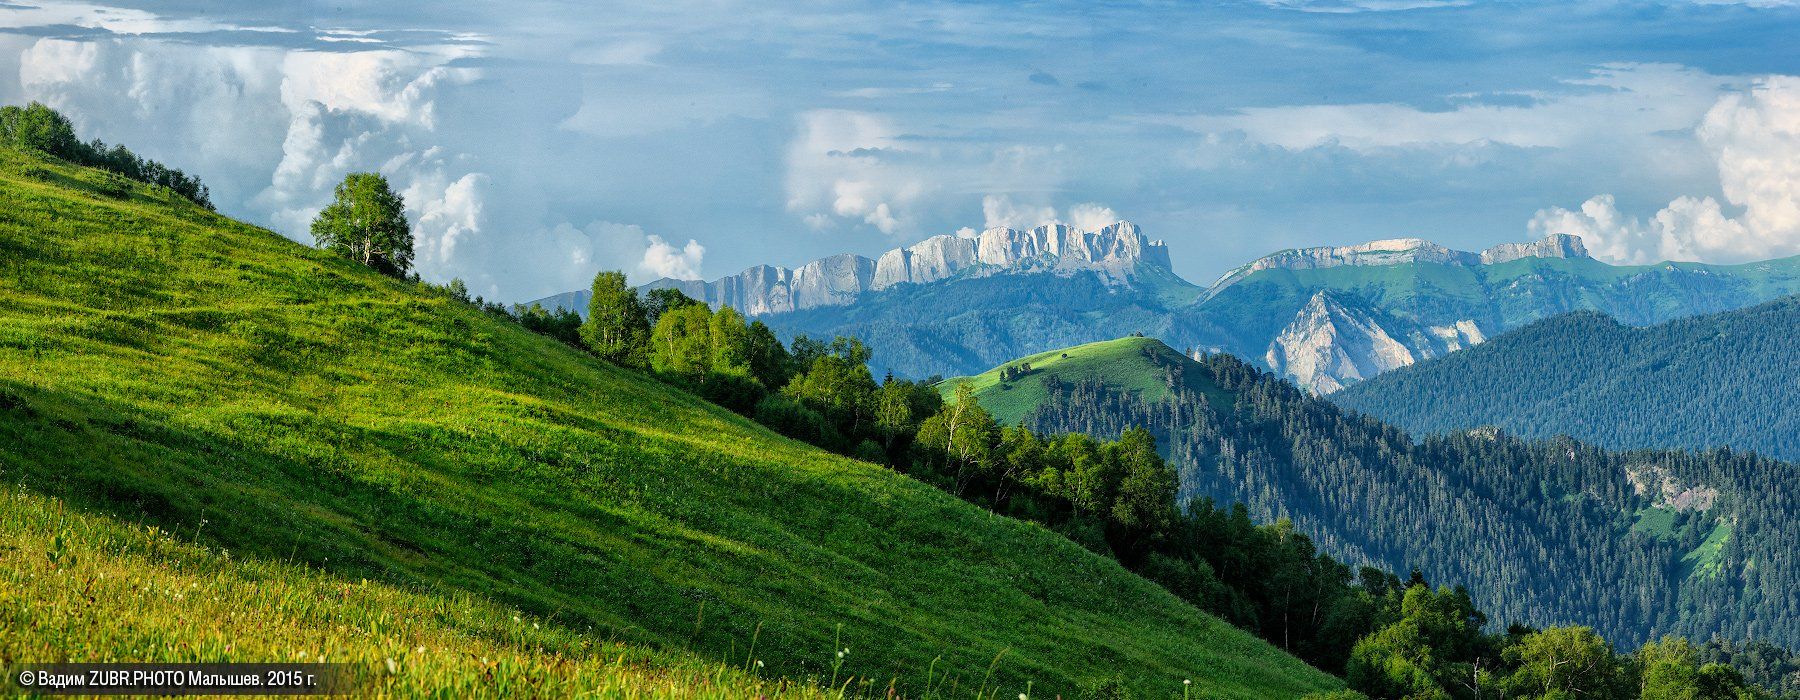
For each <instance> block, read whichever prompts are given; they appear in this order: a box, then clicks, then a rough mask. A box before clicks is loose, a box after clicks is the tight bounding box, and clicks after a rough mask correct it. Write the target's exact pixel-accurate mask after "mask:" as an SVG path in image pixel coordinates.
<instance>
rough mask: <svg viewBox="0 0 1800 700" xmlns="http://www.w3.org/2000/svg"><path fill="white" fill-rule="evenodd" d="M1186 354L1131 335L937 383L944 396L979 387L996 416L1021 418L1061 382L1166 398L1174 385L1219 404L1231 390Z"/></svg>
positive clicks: (984, 404)
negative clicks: (963, 386) (960, 387)
mask: <svg viewBox="0 0 1800 700" xmlns="http://www.w3.org/2000/svg"><path fill="white" fill-rule="evenodd" d="M1183 359H1185V358H1183V356H1182V354H1181V353H1180V352H1178V351H1176V350H1175V349H1174V348H1171V347H1169V346H1168V345H1166V344H1164V343H1163V342H1162V341H1160V340H1156V339H1155V338H1145V337H1141V336H1128V337H1124V338H1115V339H1113V340H1103V341H1100V342H1097V343H1088V344H1086V345H1077V346H1074V347H1070V348H1064V349H1061V350H1051V351H1050V352H1043V353H1038V354H1036V355H1031V356H1028V357H1022V358H1019V359H1017V360H1014V361H1012V362H1008V363H1006V364H1003V365H1000V366H999V367H995V368H993V369H990V370H988V371H986V372H982V373H981V374H977V375H975V376H972V377H952V378H950V379H946V380H944V381H943V382H942V383H941V384H939V385H938V386H939V389H940V390H941V391H942V392H943V394H944V398H946V399H948V398H950V397H951V396H952V395H954V394H955V393H956V387H957V385H959V384H964V383H967V384H969V385H970V386H971V388H973V389H974V390H975V396H976V398H978V399H979V400H980V401H981V406H982V407H983V408H986V409H987V410H988V412H989V413H991V414H993V416H994V420H997V421H1000V422H1002V423H1008V424H1014V425H1016V424H1018V423H1019V422H1020V421H1021V420H1024V419H1025V418H1026V417H1028V416H1030V415H1031V414H1032V413H1033V412H1034V411H1037V410H1038V409H1039V408H1040V407H1042V406H1043V405H1044V402H1045V401H1048V400H1049V399H1050V397H1051V395H1052V392H1053V391H1054V388H1055V387H1056V386H1057V385H1059V384H1062V385H1075V384H1083V383H1093V384H1097V385H1100V386H1104V387H1106V388H1107V389H1109V390H1111V391H1116V392H1120V393H1124V394H1129V395H1132V396H1135V397H1138V398H1140V399H1142V400H1145V401H1150V402H1157V401H1162V400H1164V399H1166V398H1168V397H1169V396H1170V394H1171V392H1172V390H1173V388H1174V387H1176V386H1181V385H1183V384H1184V382H1185V384H1186V385H1187V386H1189V387H1192V388H1197V389H1200V390H1201V391H1203V392H1205V393H1206V394H1207V395H1208V396H1209V397H1211V398H1212V399H1213V400H1214V401H1216V402H1218V403H1219V404H1220V405H1229V404H1230V402H1231V396H1230V394H1229V393H1227V392H1225V391H1224V390H1223V389H1220V388H1219V387H1218V385H1217V384H1216V383H1213V382H1212V381H1211V379H1210V378H1209V377H1208V376H1207V375H1206V373H1205V372H1197V371H1193V370H1195V369H1197V368H1198V365H1195V364H1193V363H1191V362H1186V363H1184V362H1182V360H1183Z"/></svg>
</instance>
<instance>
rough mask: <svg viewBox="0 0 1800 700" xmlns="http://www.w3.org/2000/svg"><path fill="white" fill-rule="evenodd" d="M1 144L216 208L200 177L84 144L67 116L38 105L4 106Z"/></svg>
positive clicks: (123, 152) (121, 150)
mask: <svg viewBox="0 0 1800 700" xmlns="http://www.w3.org/2000/svg"><path fill="white" fill-rule="evenodd" d="M0 143H4V144H6V145H8V146H12V147H14V148H22V149H27V150H33V151H37V152H39V153H44V154H47V155H52V156H55V157H57V158H61V159H63V160H66V161H69V162H71V163H75V164H77V165H85V166H89V167H94V168H100V169H102V170H106V171H108V172H112V173H116V174H118V175H120V176H123V177H126V178H129V179H132V180H136V181H138V182H143V183H147V184H151V185H157V186H160V187H166V188H168V189H169V190H171V191H173V192H175V193H176V194H178V195H180V196H182V197H185V198H187V199H189V200H191V201H193V202H194V203H195V204H198V205H200V206H202V207H205V208H206V209H208V210H211V209H212V208H213V204H212V199H211V195H210V194H209V193H208V192H207V189H206V185H204V184H201V182H200V179H199V178H197V177H194V176H192V175H189V174H187V173H184V172H182V171H181V170H180V169H179V168H170V167H168V166H165V165H163V164H161V163H158V162H156V161H153V160H150V159H147V158H144V157H142V156H139V155H137V154H135V153H132V152H131V149H128V148H126V147H124V146H122V145H113V146H107V145H106V143H105V142H103V141H101V140H99V139H94V140H93V141H91V142H86V143H84V142H82V141H81V139H80V138H78V137H77V136H76V135H75V126H74V124H73V123H71V122H70V121H69V119H68V118H67V117H64V116H63V115H62V114H61V113H59V112H57V111H56V110H54V109H51V108H49V107H46V106H44V105H42V104H40V103H37V102H32V103H31V104H29V105H26V106H24V107H19V106H15V105H7V106H5V107H0Z"/></svg>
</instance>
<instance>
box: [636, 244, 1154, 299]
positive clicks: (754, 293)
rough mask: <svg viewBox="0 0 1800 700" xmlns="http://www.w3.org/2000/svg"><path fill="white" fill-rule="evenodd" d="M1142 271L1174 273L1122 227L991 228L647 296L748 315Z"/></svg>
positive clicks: (663, 282)
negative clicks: (1003, 279)
mask: <svg viewBox="0 0 1800 700" xmlns="http://www.w3.org/2000/svg"><path fill="white" fill-rule="evenodd" d="M1140 264H1147V265H1154V266H1157V267H1160V268H1163V269H1165V270H1166V269H1168V267H1169V249H1168V248H1167V247H1166V246H1165V245H1164V244H1163V242H1162V241H1152V240H1150V239H1148V238H1145V237H1144V235H1143V233H1142V232H1141V231H1139V230H1138V227H1137V226H1135V225H1132V224H1130V223H1128V222H1124V221H1120V222H1118V223H1115V224H1112V225H1110V226H1107V227H1104V228H1101V229H1099V230H1097V231H1079V230H1076V229H1074V228H1071V227H1068V226H1065V225H1061V224H1055V225H1048V226H1039V227H1037V228H1034V229H1031V230H1029V231H1020V230H1017V229H1010V228H991V229H988V230H986V231H982V232H981V233H980V234H979V235H977V236H975V237H974V238H961V237H958V236H933V237H931V238H927V239H925V240H923V241H920V242H918V243H915V244H913V245H910V246H907V247H904V248H895V249H893V250H890V251H887V252H885V253H882V254H881V255H880V256H879V257H877V258H875V259H870V258H865V257H863V256H860V255H849V254H845V255H833V256H831V257H829V258H823V259H820V260H814V261H812V262H809V263H807V264H805V265H801V266H800V267H797V268H794V269H792V270H790V269H787V268H784V267H774V266H770V265H759V266H757V267H753V268H750V269H748V270H745V271H743V272H740V273H738V274H735V275H732V276H730V277H724V278H720V279H717V280H713V281H711V282H701V281H699V280H674V279H666V278H665V279H660V280H657V281H655V282H651V283H650V284H647V285H644V286H645V288H649V289H655V288H659V287H674V288H677V289H680V290H681V291H682V292H683V293H685V294H687V295H688V296H691V297H694V298H695V299H700V300H703V301H705V302H706V303H708V304H712V305H713V306H722V305H729V306H732V307H734V308H737V309H740V310H742V311H744V312H745V313H748V314H750V315H753V316H755V315H762V314H772V313H781V312H785V311H799V310H802V309H810V308H816V307H820V306H842V305H846V304H849V303H851V302H853V301H855V300H856V298H857V297H858V296H861V295H862V294H864V293H866V292H873V291H879V290H883V289H887V288H889V287H893V286H895V285H899V284H909V283H910V284H926V283H930V282H936V281H939V280H943V279H948V278H950V277H954V276H957V275H961V274H996V273H1004V272H1013V271H1033V272H1042V271H1051V272H1055V271H1077V270H1091V271H1096V272H1100V273H1102V274H1104V275H1106V276H1108V277H1110V278H1113V279H1118V280H1124V279H1128V278H1130V277H1131V275H1132V273H1133V271H1134V270H1136V269H1137V266H1138V265H1140Z"/></svg>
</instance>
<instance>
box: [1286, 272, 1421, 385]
mask: <svg viewBox="0 0 1800 700" xmlns="http://www.w3.org/2000/svg"><path fill="white" fill-rule="evenodd" d="M1263 359H1264V361H1266V362H1267V363H1268V364H1269V367H1271V368H1274V369H1275V371H1277V372H1280V373H1281V374H1284V375H1286V376H1288V377H1289V378H1290V379H1292V380H1293V381H1294V383H1295V384H1297V385H1299V386H1300V388H1302V389H1306V390H1307V391H1311V392H1313V393H1315V394H1329V393H1331V392H1334V391H1338V390H1340V389H1343V388H1344V385H1345V383H1346V382H1356V381H1361V380H1363V379H1366V378H1369V377H1373V376H1375V375H1377V374H1381V373H1382V372H1386V371H1388V370H1391V369H1395V368H1398V367H1405V366H1406V365H1410V364H1412V363H1413V362H1414V361H1415V360H1416V359H1417V358H1415V357H1414V356H1413V352H1412V351H1411V350H1409V349H1407V347H1406V345H1405V344H1403V343H1401V342H1400V341H1399V340H1396V339H1395V338H1394V337H1393V336H1392V335H1390V334H1389V333H1388V331H1387V329H1384V328H1382V327H1381V324H1379V323H1377V322H1376V321H1375V319H1373V318H1370V317H1369V316H1368V315H1367V314H1364V313H1361V312H1358V311H1355V310H1353V309H1350V308H1347V307H1345V306H1344V305H1343V304H1340V303H1338V301H1337V300H1336V299H1334V298H1332V296H1331V295H1330V294H1328V293H1326V292H1324V291H1320V292H1318V293H1316V294H1313V297H1312V299H1311V300H1310V301H1308V302H1307V303H1306V306H1305V307H1304V308H1302V309H1300V313H1299V314H1296V315H1295V316H1294V320H1293V321H1291V322H1289V323H1288V325H1287V327H1285V328H1283V329H1281V333H1279V334H1277V335H1276V336H1275V340H1274V342H1272V343H1270V344H1269V351H1268V353H1267V354H1265V355H1264V358H1263Z"/></svg>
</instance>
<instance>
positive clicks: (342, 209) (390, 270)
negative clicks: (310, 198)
mask: <svg viewBox="0 0 1800 700" xmlns="http://www.w3.org/2000/svg"><path fill="white" fill-rule="evenodd" d="M312 235H313V240H315V241H317V242H318V245H319V247H320V248H324V249H326V250H332V251H336V252H338V253H339V254H340V255H343V256H344V257H347V258H350V259H351V260H355V261H357V262H359V263H362V264H364V265H367V266H369V267H372V268H375V269H377V270H380V271H381V272H382V273H384V274H389V275H393V276H395V277H404V276H406V273H407V271H408V270H410V269H412V260H413V235H412V226H411V225H409V224H407V223H406V202H405V201H404V200H402V199H401V198H400V195H398V194H395V193H394V190H393V189H392V188H390V187H388V181H387V178H385V177H382V176H381V175H380V174H378V173H350V174H349V175H345V176H344V181H343V182H340V183H338V186H337V189H336V199H334V200H333V201H332V202H331V204H330V205H329V206H327V207H325V208H324V209H321V210H319V216H318V217H317V218H315V219H313V223H312Z"/></svg>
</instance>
